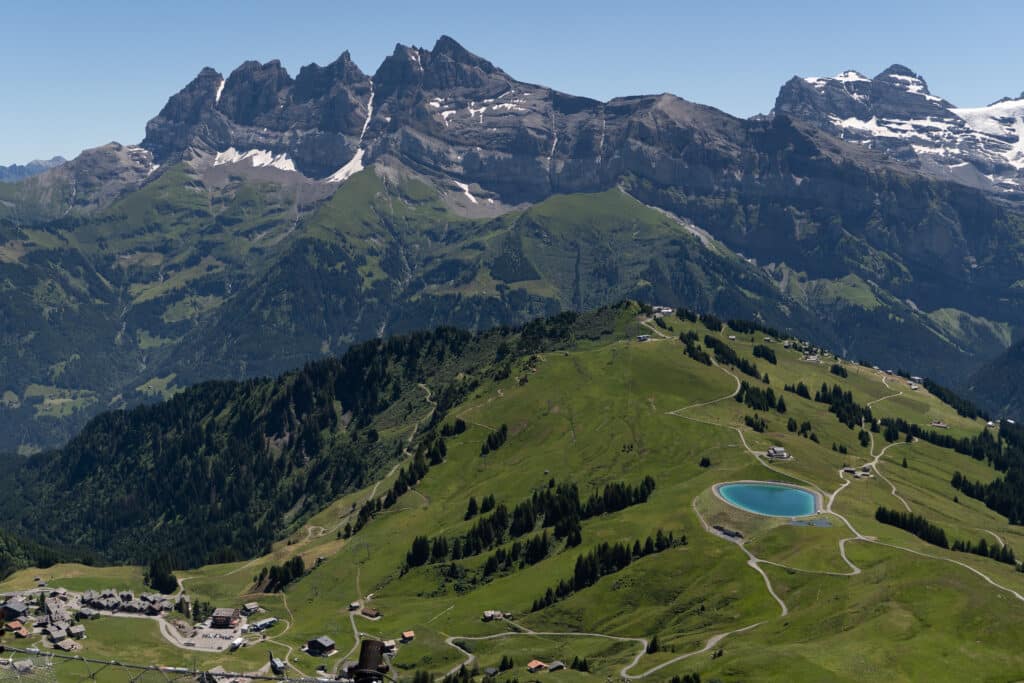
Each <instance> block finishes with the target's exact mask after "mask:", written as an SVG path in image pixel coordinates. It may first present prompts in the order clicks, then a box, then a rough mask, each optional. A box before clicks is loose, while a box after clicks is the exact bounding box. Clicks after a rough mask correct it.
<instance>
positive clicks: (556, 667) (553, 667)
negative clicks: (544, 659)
mask: <svg viewBox="0 0 1024 683" xmlns="http://www.w3.org/2000/svg"><path fill="white" fill-rule="evenodd" d="M564 668H565V662H560V661H558V660H557V659H556V660H555V661H553V662H551V663H550V664H548V671H561V670H562V669H564Z"/></svg>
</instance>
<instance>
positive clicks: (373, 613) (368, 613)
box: [360, 607, 380, 619]
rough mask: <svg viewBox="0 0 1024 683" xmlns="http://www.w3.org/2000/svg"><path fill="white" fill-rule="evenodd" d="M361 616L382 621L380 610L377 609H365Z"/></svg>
mask: <svg viewBox="0 0 1024 683" xmlns="http://www.w3.org/2000/svg"><path fill="white" fill-rule="evenodd" d="M360 614H362V615H363V616H364V617H366V618H367V619H380V610H379V609H376V608H375V607H364V608H363V609H362V611H361V612H360Z"/></svg>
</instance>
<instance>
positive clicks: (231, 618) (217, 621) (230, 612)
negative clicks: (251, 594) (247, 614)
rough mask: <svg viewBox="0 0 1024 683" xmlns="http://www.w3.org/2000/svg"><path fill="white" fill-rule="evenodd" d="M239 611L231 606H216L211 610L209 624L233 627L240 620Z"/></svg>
mask: <svg viewBox="0 0 1024 683" xmlns="http://www.w3.org/2000/svg"><path fill="white" fill-rule="evenodd" d="M241 618H242V616H241V612H240V611H239V610H238V609H236V608H233V607H218V608H217V609H215V610H213V617H212V618H211V620H210V625H211V626H212V627H213V628H234V627H236V626H238V622H239V621H241Z"/></svg>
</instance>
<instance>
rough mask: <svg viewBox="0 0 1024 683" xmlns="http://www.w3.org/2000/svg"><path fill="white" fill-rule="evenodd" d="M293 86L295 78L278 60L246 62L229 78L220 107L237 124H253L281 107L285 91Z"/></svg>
mask: <svg viewBox="0 0 1024 683" xmlns="http://www.w3.org/2000/svg"><path fill="white" fill-rule="evenodd" d="M291 85H292V78H291V76H289V75H288V71H287V70H286V69H285V68H284V67H283V66H281V62H280V61H278V60H276V59H274V60H271V61H269V62H267V63H266V64H260V63H259V62H256V61H248V62H244V63H243V64H242V65H241V66H239V67H238V68H237V69H235V70H234V71H232V72H231V75H230V76H228V79H227V82H226V83H225V85H224V92H223V93H222V94H221V98H220V101H219V102H218V103H217V108H218V109H220V110H221V111H222V112H224V113H225V114H226V115H227V116H228V117H229V118H231V119H232V120H233V121H236V122H237V123H240V124H243V125H251V124H252V123H253V122H254V121H255V120H256V118H257V117H258V116H259V115H260V114H264V113H266V112H270V111H273V110H274V109H275V108H276V107H277V106H278V105H279V104H281V103H282V101H283V100H284V97H282V90H284V89H285V88H287V87H289V86H291Z"/></svg>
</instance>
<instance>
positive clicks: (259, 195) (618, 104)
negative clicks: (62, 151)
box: [0, 37, 1024, 448]
mask: <svg viewBox="0 0 1024 683" xmlns="http://www.w3.org/2000/svg"><path fill="white" fill-rule="evenodd" d="M908 74H910V72H909V70H906V69H903V68H902V67H893V68H891V69H889V70H887V71H886V72H884V73H883V74H882V75H880V76H879V78H877V79H870V80H869V79H864V78H863V77H859V76H855V75H850V74H846V75H844V76H842V77H837V78H836V79H810V80H805V79H796V80H795V81H791V82H790V83H787V84H786V85H785V86H784V87H783V89H782V92H781V93H780V96H779V101H778V102H777V104H776V108H775V111H774V113H773V115H772V116H767V117H759V118H756V119H750V120H744V119H739V118H736V117H733V116H730V115H728V114H726V113H724V112H721V111H719V110H716V109H714V108H711V107H707V106H703V105H699V104H694V103H691V102H688V101H686V100H683V99H680V98H678V97H676V96H673V95H668V94H663V95H649V96H635V97H622V98H616V99H613V100H610V101H608V102H599V101H595V100H591V99H588V98H582V97H576V96H572V95H568V94H565V93H561V92H558V91H555V90H552V89H550V88H546V87H544V86H540V85H535V84H529V83H524V82H520V81H517V80H516V79H514V78H513V77H512V76H511V75H509V74H507V73H505V72H504V71H502V70H501V69H500V68H498V67H497V66H495V65H493V64H491V63H490V62H488V61H487V60H485V59H483V58H481V57H478V56H476V55H473V54H472V53H470V52H468V51H467V50H466V49H465V48H463V47H462V46H461V45H459V44H458V43H456V42H455V41H454V40H452V39H451V38H448V37H442V38H441V39H439V40H438V41H437V43H436V44H435V45H434V47H433V48H432V49H430V50H427V49H422V48H416V47H407V46H402V45H399V46H397V47H396V48H395V50H394V52H393V54H391V55H390V56H389V57H387V58H386V59H385V60H384V62H383V63H382V64H381V66H380V67H379V68H378V69H377V70H376V72H375V73H374V74H373V75H372V76H371V75H368V74H366V73H364V72H363V71H362V70H360V68H359V67H358V66H356V65H355V64H354V63H353V62H352V61H351V59H350V58H349V56H348V54H347V53H343V54H342V55H341V57H339V58H338V60H336V61H335V62H333V63H331V64H329V65H327V66H318V65H315V64H314V65H309V66H306V67H303V68H302V69H301V70H300V71H299V73H298V75H297V76H295V77H292V76H291V75H290V74H288V73H287V71H286V70H285V69H284V68H283V67H282V66H281V64H280V63H279V62H277V61H271V62H268V63H266V64H260V63H257V62H246V63H244V64H243V65H241V66H240V67H239V68H237V69H236V70H235V71H233V72H232V73H231V74H230V75H228V76H227V77H226V78H225V77H223V76H222V75H221V74H219V73H218V72H216V71H214V70H213V69H204V70H202V71H201V72H200V73H199V74H198V76H197V77H196V78H195V79H194V80H193V81H192V82H191V83H189V84H188V85H186V86H185V88H183V89H182V90H181V91H180V92H179V93H177V94H175V95H173V96H172V97H171V98H170V99H169V100H168V102H167V104H166V106H165V107H164V108H163V109H162V110H161V111H160V112H159V114H158V115H157V116H156V117H155V118H154V119H153V120H151V121H150V122H149V124H148V125H147V126H146V137H145V139H144V140H143V141H142V143H141V144H140V145H138V146H131V145H120V144H117V143H112V144H110V145H106V146H104V147H100V148H97V149H95V150H88V151H86V152H83V153H82V154H81V155H79V157H77V158H76V159H74V160H72V161H69V162H67V163H66V164H64V165H62V166H60V167H58V168H55V169H51V170H50V171H47V172H45V173H42V174H39V175H37V176H34V177H32V178H29V179H27V180H25V181H23V182H21V183H18V184H16V185H10V184H8V185H0V282H4V281H7V282H10V283H12V285H13V286H12V287H10V288H9V289H8V290H7V293H6V294H5V296H4V297H2V298H0V321H2V324H3V325H2V326H3V329H4V331H5V334H6V337H5V341H6V343H5V344H4V345H3V346H2V347H0V376H2V377H4V380H3V382H4V386H2V387H0V392H2V400H0V421H2V423H3V424H5V425H7V426H9V427H10V428H9V429H8V430H6V431H5V432H3V436H0V448H4V447H8V448H13V447H15V446H22V447H25V448H29V447H31V446H39V445H45V444H49V443H54V442H56V441H58V440H60V439H61V438H63V437H64V436H66V435H67V434H70V433H71V432H72V431H73V430H74V429H76V428H77V426H78V425H80V424H81V423H82V421H83V420H84V419H85V418H86V417H87V416H89V415H92V414H94V413H95V412H96V411H98V410H100V409H103V408H106V407H109V406H119V405H124V404H126V403H133V402H137V401H140V400H143V399H145V398H149V397H156V396H162V395H167V394H169V393H170V392H173V391H175V390H177V389H179V388H181V387H183V386H185V385H187V384H190V383H194V382H197V381H200V380H204V379H209V378H218V377H224V378H239V377H249V376H254V375H267V374H273V373H277V372H280V371H282V370H285V369H288V368H291V367H294V366H296V365H299V364H301V363H302V362H303V361H305V360H308V359H311V358H315V357H319V356H322V355H325V354H335V353H339V352H341V351H343V350H344V349H346V348H347V347H348V346H349V345H350V344H351V343H353V342H354V341H357V340H360V339H366V338H370V337H374V336H377V335H382V334H387V333H391V332H398V331H405V330H413V329H422V328H426V327H432V326H435V325H440V324H452V325H458V326H463V327H468V328H480V327H486V326H490V325H495V324H504V323H511V322H516V321H521V320H524V319H527V318H529V317H532V316H536V315H538V314H543V313H552V312H555V311H558V310H562V309H568V308H574V309H582V308H591V307H595V306H599V305H601V304H604V303H609V302H614V301H617V300H619V299H622V298H624V297H632V298H637V299H641V300H645V301H657V302H662V303H667V304H685V305H688V306H690V307H692V308H696V309H700V310H706V311H714V312H716V313H719V314H722V315H726V316H736V317H745V318H752V317H758V318H760V319H762V320H765V321H767V322H769V323H771V324H772V325H775V326H777V327H786V328H790V329H792V330H795V331H797V332H799V333H801V334H808V335H813V336H814V338H816V339H817V340H819V341H821V342H824V343H828V344H830V345H832V346H833V347H834V348H836V349H837V350H839V351H840V352H842V353H844V354H846V355H848V356H851V357H855V358H865V359H872V360H875V361H878V362H884V363H885V364H886V365H892V366H897V367H905V368H908V369H911V370H914V371H915V372H916V373H918V374H929V375H934V376H936V377H937V378H940V379H942V380H944V381H946V382H957V381H960V380H962V379H964V378H966V377H967V375H968V374H969V373H970V372H971V371H972V370H973V369H975V368H977V367H979V366H980V365H982V363H983V362H984V361H985V360H987V359H989V358H991V357H993V356H995V355H996V354H998V353H999V352H1001V351H1003V350H1004V349H1005V348H1007V347H1008V346H1009V344H1010V341H1011V338H1012V337H1013V334H1014V333H1015V332H1016V331H1017V330H1019V329H1020V327H1021V326H1022V325H1024V288H1021V287H1020V286H1018V285H1017V283H1018V281H1019V280H1020V263H1021V261H1022V259H1024V213H1022V209H1021V205H1020V203H1019V199H1020V196H1021V194H1020V193H1019V192H1018V191H1017V190H1016V189H1015V185H1014V183H1015V182H1017V180H1018V179H1019V178H1018V176H1014V175H1013V173H1012V172H1011V171H1012V169H1013V168H1014V167H1013V162H1014V161H1015V160H1016V159H1017V157H1015V156H1013V153H1012V150H1013V149H1014V148H1015V147H1014V145H1019V144H1020V139H1019V137H1017V138H1014V137H1013V134H1011V133H1010V132H1009V131H1010V129H1011V128H1013V126H1016V125H1017V124H1012V126H1011V122H1010V118H1007V117H1004V116H1002V115H1001V114H999V113H998V111H1001V110H999V109H998V108H999V107H1000V106H1002V105H999V104H997V105H993V107H995V108H996V110H994V111H996V113H994V114H992V116H993V117H994V118H991V121H995V122H996V123H998V125H1001V126H1003V125H1005V126H1006V127H1007V128H1006V130H1004V131H1003V133H1005V134H996V133H995V132H989V133H984V135H983V134H982V132H979V131H980V129H982V128H985V127H986V126H988V125H989V124H986V123H985V122H984V121H983V120H982V118H983V117H982V115H981V114H977V115H976V114H967V113H965V112H966V111H967V110H955V109H953V108H952V107H951V105H949V104H948V103H946V102H945V101H943V100H940V99H939V98H936V97H933V96H931V95H930V94H928V93H927V88H926V86H925V85H924V82H923V81H922V80H920V79H919V78H918V77H917V76H913V75H908ZM1003 104H1006V103H1003ZM956 112H960V114H957V113H956ZM961 115H962V116H964V117H967V118H960V119H958V120H960V121H962V122H963V126H968V123H967V121H968V119H971V120H972V121H974V123H971V124H970V125H972V126H974V128H971V130H973V131H974V132H973V133H971V132H970V131H968V130H967V128H964V129H963V131H960V128H955V126H954V122H953V120H952V119H951V118H949V117H957V116H961ZM858 117H864V119H863V120H864V121H868V122H870V121H874V123H872V124H870V126H869V128H870V129H871V130H874V128H871V126H873V127H881V128H884V129H885V130H886V131H897V130H902V129H900V128H899V127H898V126H900V125H905V126H908V127H909V128H908V129H907V130H908V136H909V135H910V132H909V131H910V130H911V129H912V130H913V131H915V132H914V135H917V134H918V133H917V132H916V131H918V130H919V129H920V130H921V131H925V130H931V129H930V128H928V127H927V126H926V125H924V124H922V123H920V122H925V123H934V124H935V125H936V126H938V125H939V123H938V122H939V121H940V120H941V122H942V123H943V125H946V126H947V128H946V129H943V130H949V131H951V133H950V134H953V133H954V132H957V131H960V132H959V133H957V134H961V135H962V137H963V143H962V145H960V146H959V147H957V149H959V150H961V152H962V154H961V156H960V157H957V158H958V159H961V160H960V161H957V162H956V163H957V164H960V163H966V164H968V165H969V166H971V168H975V169H977V174H981V175H984V173H985V172H989V171H990V172H991V173H990V174H991V175H993V176H994V177H995V178H996V179H997V180H993V181H991V182H988V181H986V182H981V181H979V180H978V178H977V177H976V176H977V174H974V175H971V174H965V173H961V172H957V169H955V168H949V167H950V166H952V165H954V164H946V165H943V164H942V163H939V160H940V159H941V158H943V154H945V155H952V154H954V152H953V151H952V150H953V143H952V142H950V141H948V140H946V139H945V138H941V137H939V136H932V138H931V139H926V137H921V139H920V140H918V139H917V137H906V138H900V137H896V136H894V135H881V134H879V135H870V136H868V134H867V133H864V132H863V131H861V129H860V128H858V125H857V124H853V123H848V122H849V121H851V120H852V121H860V120H861V119H860V118H858ZM836 121H838V122H839V123H836ZM901 121H902V122H905V123H894V122H901ZM911 122H914V123H911ZM992 125H996V124H992ZM861 128H863V126H861ZM1013 130H1016V128H1013ZM853 132H856V133H857V135H853ZM862 133H863V134H862ZM922 135H923V133H922ZM866 136H867V137H866ZM968 143H971V144H974V147H971V148H969V145H968ZM958 144H959V143H958ZM907 145H909V146H910V147H909V149H910V153H907V152H906V149H907ZM915 146H916V147H919V148H921V150H916V147H915ZM926 147H927V149H928V150H931V151H928V152H926V151H923V150H924V149H925V148H926ZM942 149H945V150H946V152H945V153H942V152H940V151H939V150H942ZM961 152H958V154H959V153H961ZM911 154H913V156H911ZM986 159H987V161H986ZM999 159H1003V161H999ZM965 160H966V161H965ZM986 163H989V164H991V166H990V167H988V166H985V164H986ZM958 168H959V167H958ZM963 168H966V166H965V167H963ZM999 174H1001V175H999Z"/></svg>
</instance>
